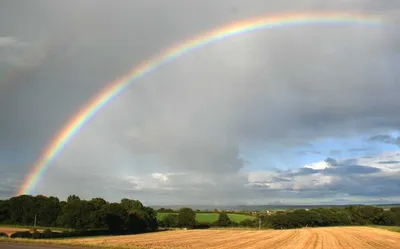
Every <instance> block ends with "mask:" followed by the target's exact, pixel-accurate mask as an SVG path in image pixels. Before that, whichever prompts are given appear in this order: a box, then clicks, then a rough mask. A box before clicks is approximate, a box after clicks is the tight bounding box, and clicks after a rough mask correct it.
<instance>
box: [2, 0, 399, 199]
mask: <svg viewBox="0 0 400 249" xmlns="http://www.w3.org/2000/svg"><path fill="white" fill-rule="evenodd" d="M323 11H335V12H337V11H339V12H357V13H365V14H374V15H377V16H379V17H381V18H384V20H386V23H387V24H386V26H385V27H371V26H367V25H364V26H360V25H354V24H353V25H351V24H345V25H335V26H330V25H314V26H313V25H307V26H305V25H303V26H293V27H284V28H276V29H265V30H259V31H257V32H253V33H248V34H244V35H240V36H236V37H232V38H229V39H225V40H222V41H219V42H217V43H214V44H211V45H208V46H206V47H203V48H201V49H198V50H195V51H192V52H190V53H188V54H185V55H184V56H181V57H179V58H177V59H176V60H174V61H173V62H171V63H168V64H166V65H164V66H162V67H160V68H158V69H157V70H156V71H154V72H152V73H151V74H148V75H147V76H146V77H144V78H142V79H141V80H140V81H138V82H136V83H135V84H133V85H132V86H131V87H129V88H128V89H127V90H126V91H124V92H123V93H122V94H121V95H119V96H118V97H117V98H115V99H114V100H113V101H111V102H110V103H109V104H108V105H107V106H106V107H104V108H103V109H102V110H101V111H100V112H99V113H98V114H97V115H96V116H94V118H93V119H91V120H90V122H88V123H87V124H86V125H85V126H84V127H83V128H82V129H81V130H80V131H79V132H78V133H77V134H76V135H75V136H74V137H73V139H71V141H70V142H69V143H68V144H67V145H66V146H65V148H64V150H63V151H62V152H61V153H60V154H59V155H58V156H57V157H56V158H55V159H54V160H53V161H52V162H51V164H50V167H49V169H48V170H47V171H46V172H45V174H44V176H43V178H42V179H41V180H40V182H39V183H38V185H37V187H36V188H35V189H34V194H44V195H53V196H58V197H60V198H61V199H65V198H66V197H67V196H68V195H70V194H77V195H79V196H81V197H83V198H92V197H98V196H99V197H103V198H105V199H107V200H110V201H118V200H120V199H121V198H132V199H139V200H141V201H143V202H144V203H145V204H147V205H162V204H165V205H169V204H178V205H184V204H213V205H226V204H232V205H234V204H272V203H274V204H276V203H284V204H316V203H321V204H328V203H329V204H331V203H333V204H347V203H393V202H400V194H399V193H400V116H399V115H398V110H399V108H400V99H399V94H398V93H399V92H400V81H399V80H400V45H399V44H400V18H399V16H400V3H399V2H398V1H396V0H385V1H373V0H362V1H361V0H348V1H344V0H341V1H337V0H329V1H323V2H322V1H320V0H304V1H301V3H293V1H288V0H284V1H272V0H271V1H265V0H263V1H261V0H251V1H239V0H232V1H229V3H228V1H225V0H204V1H196V2H195V1H190V2H189V1H185V0H171V1H122V0H118V1H105V0H100V1H93V0H91V1H72V0H71V1H42V0H37V1H29V2H27V1H22V0H15V1H8V2H2V3H0V117H1V119H0V172H1V174H0V199H1V198H9V197H11V196H13V195H15V194H16V192H17V190H18V188H19V186H20V185H21V184H22V182H23V179H24V177H25V176H26V174H27V173H28V171H29V170H30V169H31V168H32V167H33V165H34V163H35V162H36V160H38V159H39V157H40V155H41V153H42V152H43V150H44V148H45V147H46V146H47V144H48V143H49V142H50V141H51V139H52V138H53V137H54V136H55V135H56V134H57V132H58V131H59V130H60V129H61V128H62V126H63V125H64V124H65V123H66V122H67V121H68V120H69V119H70V118H71V117H73V116H74V114H76V113H77V111H78V110H79V108H80V107H81V106H82V105H84V104H85V103H87V101H89V99H90V98H92V97H93V96H95V95H96V93H98V92H99V91H100V90H101V89H102V88H103V87H105V86H107V84H109V83H110V82H111V81H113V80H114V79H116V78H118V77H120V76H121V75H124V74H126V73H128V72H129V70H130V69H131V68H132V67H134V66H135V65H138V64H139V63H140V62H142V61H144V60H146V59H148V58H150V57H152V56H154V55H156V54H158V53H159V52H160V51H162V50H163V49H165V48H168V47H170V46H172V45H174V44H178V43H180V42H182V41H183V40H185V39H187V38H189V37H192V36H195V35H198V34H200V33H204V32H207V31H209V30H211V29H213V28H216V27H219V26H222V25H228V24H231V23H233V22H235V21H240V20H245V19H249V18H254V17H258V16H277V15H279V14H280V13H288V12H292V13H293V12H311V13H319V12H323Z"/></svg>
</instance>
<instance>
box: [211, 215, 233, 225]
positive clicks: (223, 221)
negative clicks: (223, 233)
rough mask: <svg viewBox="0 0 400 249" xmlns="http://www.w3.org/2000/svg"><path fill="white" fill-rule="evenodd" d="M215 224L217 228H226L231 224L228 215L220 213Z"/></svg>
mask: <svg viewBox="0 0 400 249" xmlns="http://www.w3.org/2000/svg"><path fill="white" fill-rule="evenodd" d="M215 224H216V225H217V226H219V227H228V226H229V225H230V224H231V219H229V216H228V214H226V213H224V212H222V213H219V216H218V220H217V221H216V222H215Z"/></svg>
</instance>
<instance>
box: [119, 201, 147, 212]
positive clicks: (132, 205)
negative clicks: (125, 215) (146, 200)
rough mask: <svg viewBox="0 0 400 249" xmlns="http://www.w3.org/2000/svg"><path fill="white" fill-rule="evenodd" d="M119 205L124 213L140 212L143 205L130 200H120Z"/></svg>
mask: <svg viewBox="0 0 400 249" xmlns="http://www.w3.org/2000/svg"><path fill="white" fill-rule="evenodd" d="M121 205H122V207H123V208H125V210H126V211H128V212H129V211H134V210H142V209H143V208H144V206H143V204H142V203H141V202H140V201H138V200H130V199H127V198H124V199H122V200H121Z"/></svg>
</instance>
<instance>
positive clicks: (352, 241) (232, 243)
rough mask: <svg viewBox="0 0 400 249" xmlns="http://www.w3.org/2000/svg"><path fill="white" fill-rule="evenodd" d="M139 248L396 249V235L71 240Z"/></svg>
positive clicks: (281, 233) (304, 232) (360, 230)
mask: <svg viewBox="0 0 400 249" xmlns="http://www.w3.org/2000/svg"><path fill="white" fill-rule="evenodd" d="M71 241H74V242H79V243H85V244H86V243H87V244H103V245H104V244H109V245H112V244H113V245H123V246H138V247H142V248H164V249H166V248H177V249H180V248H217V249H226V248H231V249H236V248H238V249H239V248H268V249H278V248H282V249H283V248H288V249H314V248H315V249H316V248H318V249H324V248H326V249H328V248H329V249H330V248H334V249H342V248H345V249H352V248H353V249H354V248H357V249H372V248H374V249H398V248H400V233H395V232H390V231H386V230H381V229H377V228H369V227H330V228H303V229H295V230H264V231H243V230H242V231H240V230H236V231H235V230H203V231H201V230H187V231H186V230H178V231H168V232H158V233H149V234H141V235H127V236H113V237H103V238H89V239H74V240H71Z"/></svg>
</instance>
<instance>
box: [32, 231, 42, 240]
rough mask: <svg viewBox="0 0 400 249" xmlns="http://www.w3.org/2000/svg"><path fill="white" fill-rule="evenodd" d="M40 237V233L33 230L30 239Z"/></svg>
mask: <svg viewBox="0 0 400 249" xmlns="http://www.w3.org/2000/svg"><path fill="white" fill-rule="evenodd" d="M41 238H42V234H41V233H39V232H38V231H34V232H33V233H32V239H41Z"/></svg>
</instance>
